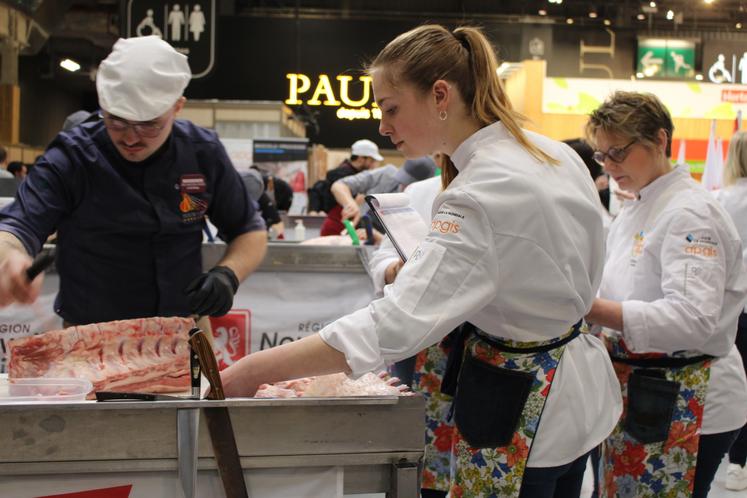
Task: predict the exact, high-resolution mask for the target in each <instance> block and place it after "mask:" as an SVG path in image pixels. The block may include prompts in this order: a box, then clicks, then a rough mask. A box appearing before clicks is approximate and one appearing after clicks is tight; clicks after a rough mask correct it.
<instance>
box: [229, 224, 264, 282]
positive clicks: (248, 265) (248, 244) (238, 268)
mask: <svg viewBox="0 0 747 498" xmlns="http://www.w3.org/2000/svg"><path fill="white" fill-rule="evenodd" d="M266 252H267V232H265V231H264V230H256V231H254V232H247V233H245V234H242V235H239V236H238V237H236V238H235V239H233V240H232V241H231V243H230V244H228V247H227V248H226V254H225V255H224V256H223V258H222V259H221V260H220V261H219V262H218V266H227V267H229V268H230V269H231V270H233V272H234V273H235V274H236V278H238V279H239V282H241V281H243V280H244V279H245V278H246V277H248V276H249V275H250V274H251V273H252V272H253V271H254V270H256V269H257V267H258V266H259V264H260V263H261V262H262V259H264V257H265V253H266Z"/></svg>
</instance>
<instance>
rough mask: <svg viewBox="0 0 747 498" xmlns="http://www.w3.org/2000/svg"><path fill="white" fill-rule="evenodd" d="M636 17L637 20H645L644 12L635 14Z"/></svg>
mask: <svg viewBox="0 0 747 498" xmlns="http://www.w3.org/2000/svg"><path fill="white" fill-rule="evenodd" d="M636 18H637V19H638V20H639V21H645V20H646V16H645V15H644V14H638V15H637V16H636Z"/></svg>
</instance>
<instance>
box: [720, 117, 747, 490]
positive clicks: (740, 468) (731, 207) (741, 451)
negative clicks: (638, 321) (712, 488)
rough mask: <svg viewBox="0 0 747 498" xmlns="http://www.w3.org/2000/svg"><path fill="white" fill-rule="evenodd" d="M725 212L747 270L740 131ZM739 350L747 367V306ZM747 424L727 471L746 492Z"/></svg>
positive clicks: (746, 186) (744, 154)
mask: <svg viewBox="0 0 747 498" xmlns="http://www.w3.org/2000/svg"><path fill="white" fill-rule="evenodd" d="M716 198H717V199H718V200H719V202H720V203H721V205H722V206H724V209H726V212H727V213H729V215H730V216H731V219H732V220H733V221H734V224H735V225H736V227H737V231H738V232H739V236H740V238H741V239H742V261H743V262H744V264H745V268H747V133H745V132H743V131H740V132H737V133H735V134H734V136H732V137H731V141H730V143H729V154H728V155H727V157H726V164H725V165H724V188H723V189H721V190H719V191H717V192H716ZM736 343H737V349H738V350H739V353H740V354H741V355H742V365H743V366H744V367H745V368H747V307H745V309H744V310H743V311H742V314H741V315H739V326H738V327H737V340H736ZM745 463H747V425H745V426H743V427H742V430H741V431H740V433H739V436H738V437H737V439H736V441H734V444H733V445H732V446H731V449H730V450H729V467H728V468H727V469H726V489H731V490H734V491H741V490H743V489H747V465H745Z"/></svg>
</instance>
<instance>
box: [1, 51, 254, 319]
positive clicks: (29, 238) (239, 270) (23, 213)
mask: <svg viewBox="0 0 747 498" xmlns="http://www.w3.org/2000/svg"><path fill="white" fill-rule="evenodd" d="M190 77H191V71H190V69H189V65H188V63H187V58H186V57H185V56H184V55H182V54H180V53H178V52H177V51H176V50H174V48H173V47H171V46H170V45H169V44H168V43H166V42H165V41H163V40H161V39H160V38H158V37H155V36H147V37H139V38H130V39H120V40H118V41H117V42H116V43H115V44H114V47H113V50H112V52H111V54H109V56H108V57H107V58H106V59H105V60H104V61H103V62H102V63H101V65H100V66H99V70H98V73H97V77H96V89H97V91H98V97H99V105H100V107H101V118H102V119H100V120H96V121H93V122H84V123H82V124H80V125H78V126H74V127H73V128H71V129H69V130H67V131H64V132H61V133H60V134H59V135H58V136H57V137H56V138H55V140H54V141H53V142H52V143H51V144H50V146H49V148H48V149H47V151H46V152H45V153H44V155H43V156H41V157H40V158H39V160H38V161H37V163H36V165H35V167H34V168H32V170H31V171H32V173H31V174H30V175H29V176H28V178H27V179H26V181H24V182H23V184H21V186H20V187H19V190H18V196H17V198H16V200H15V202H13V203H12V204H10V205H9V206H7V207H6V208H4V209H3V210H1V211H0V305H7V304H10V303H12V302H20V303H30V302H33V301H34V300H35V299H36V298H37V297H38V295H39V291H40V288H41V277H39V278H36V279H34V280H33V281H31V282H30V281H29V280H28V278H27V276H26V270H27V268H28V267H29V266H30V265H31V262H32V257H34V256H35V255H37V254H38V253H39V252H40V250H41V248H42V244H43V243H44V241H45V240H46V238H47V236H48V235H49V234H51V233H52V232H54V231H55V230H56V231H57V232H58V247H57V255H56V267H57V272H58V274H59V277H60V289H59V293H58V295H57V299H56V302H55V311H56V312H57V313H58V314H59V315H60V316H61V317H62V318H63V319H64V321H65V322H66V323H69V324H86V323H93V322H103V321H110V320H118V319H127V318H138V317H149V316H187V315H202V316H205V315H211V316H220V315H223V314H225V313H226V312H227V311H228V310H229V309H230V308H231V307H232V303H233V297H234V294H235V293H236V291H237V288H238V286H239V282H241V281H242V280H243V279H244V278H246V277H247V276H248V275H249V274H250V273H251V272H252V271H253V270H254V269H255V268H256V267H257V265H259V263H260V261H261V260H262V258H263V257H264V253H265V250H266V245H267V235H266V231H265V227H264V222H263V221H262V218H261V216H260V215H259V213H258V212H257V209H256V204H255V203H254V202H253V201H251V200H250V198H249V196H248V194H247V191H246V188H245V186H244V183H243V182H242V181H241V178H240V177H239V175H238V173H237V172H236V170H235V169H234V167H233V165H232V164H231V161H230V160H229V158H228V156H227V154H226V151H225V149H224V148H223V146H222V145H221V143H220V141H219V140H218V137H217V135H216V134H215V132H213V131H211V130H206V129H204V128H200V127H198V126H195V125H194V124H192V123H190V122H189V121H184V120H179V119H176V116H177V114H178V113H179V111H181V109H182V108H183V106H184V102H185V98H184V96H183V92H184V89H185V88H186V86H187V84H188V83H189V80H190ZM206 216H208V217H209V218H210V221H211V222H212V223H213V224H214V225H215V226H217V227H218V229H219V230H220V232H221V234H222V237H223V239H224V240H226V241H227V242H228V246H227V248H226V252H225V255H224V256H223V258H222V259H221V260H220V261H219V262H218V264H217V265H216V266H215V267H213V268H212V269H210V270H209V271H206V272H203V270H202V266H201V249H202V246H201V241H202V227H203V224H204V220H205V217H206Z"/></svg>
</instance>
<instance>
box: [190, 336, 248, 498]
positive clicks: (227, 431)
mask: <svg viewBox="0 0 747 498" xmlns="http://www.w3.org/2000/svg"><path fill="white" fill-rule="evenodd" d="M189 343H190V345H191V346H192V348H193V349H194V350H195V351H196V352H197V356H198V358H199V361H200V368H201V369H202V372H203V374H204V375H205V377H207V379H208V381H209V382H210V393H209V394H208V395H207V399H212V400H222V399H226V397H225V394H224V393H223V383H222V382H221V380H220V372H219V370H218V362H216V361H215V354H214V353H213V349H212V348H211V347H210V343H209V342H208V339H207V337H205V334H204V333H203V332H202V330H200V329H197V328H195V329H192V330H191V331H190V332H189ZM202 412H203V413H204V414H205V422H206V424H207V428H208V432H209V433H210V441H211V443H212V444H213V454H214V455H215V461H216V463H217V465H218V473H219V474H220V478H221V481H222V482H223V490H224V491H225V493H226V498H248V497H249V495H248V493H247V490H246V482H245V481H244V471H243V470H242V468H241V460H240V459H239V450H238V448H237V447H236V439H235V437H234V433H233V425H232V424H231V416H230V414H229V413H228V408H226V407H214V408H203V409H202Z"/></svg>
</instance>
